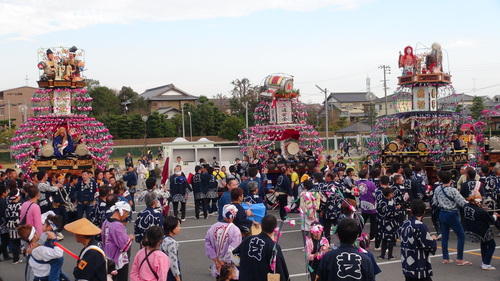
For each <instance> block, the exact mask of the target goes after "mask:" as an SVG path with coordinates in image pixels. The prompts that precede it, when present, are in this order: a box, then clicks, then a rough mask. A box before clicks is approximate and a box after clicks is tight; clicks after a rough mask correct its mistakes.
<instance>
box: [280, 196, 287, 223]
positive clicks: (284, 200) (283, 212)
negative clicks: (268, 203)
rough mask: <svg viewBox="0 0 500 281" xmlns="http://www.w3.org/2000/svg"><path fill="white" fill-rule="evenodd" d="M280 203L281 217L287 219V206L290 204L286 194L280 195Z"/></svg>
mask: <svg viewBox="0 0 500 281" xmlns="http://www.w3.org/2000/svg"><path fill="white" fill-rule="evenodd" d="M278 203H279V205H280V218H281V220H285V219H286V210H285V207H286V205H287V204H288V201H287V196H286V195H280V196H278Z"/></svg>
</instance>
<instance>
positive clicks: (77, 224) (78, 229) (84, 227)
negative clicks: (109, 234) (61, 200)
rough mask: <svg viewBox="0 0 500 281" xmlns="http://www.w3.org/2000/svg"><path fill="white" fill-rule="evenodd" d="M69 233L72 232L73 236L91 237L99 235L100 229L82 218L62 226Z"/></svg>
mask: <svg viewBox="0 0 500 281" xmlns="http://www.w3.org/2000/svg"><path fill="white" fill-rule="evenodd" d="M64 229H66V230H67V231H69V232H73V233H74V234H79V235H85V236H92V235H97V234H99V233H101V229H100V228H99V227H97V226H95V225H94V224H93V223H91V222H90V221H89V220H88V219H86V218H82V219H79V220H77V221H74V222H72V223H68V224H67V225H66V226H64Z"/></svg>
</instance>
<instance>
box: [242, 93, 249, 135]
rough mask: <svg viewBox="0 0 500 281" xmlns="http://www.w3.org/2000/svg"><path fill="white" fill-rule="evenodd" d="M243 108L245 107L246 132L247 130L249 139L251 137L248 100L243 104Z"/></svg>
mask: <svg viewBox="0 0 500 281" xmlns="http://www.w3.org/2000/svg"><path fill="white" fill-rule="evenodd" d="M243 106H245V121H246V130H247V138H248V136H249V133H248V100H247V101H245V102H244V103H243Z"/></svg>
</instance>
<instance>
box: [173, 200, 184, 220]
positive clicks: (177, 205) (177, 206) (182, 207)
mask: <svg viewBox="0 0 500 281" xmlns="http://www.w3.org/2000/svg"><path fill="white" fill-rule="evenodd" d="M180 203H181V219H185V218H186V202H180ZM172 206H173V207H174V217H177V215H178V214H179V202H172Z"/></svg>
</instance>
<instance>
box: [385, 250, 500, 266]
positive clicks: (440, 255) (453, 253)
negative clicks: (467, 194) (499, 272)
mask: <svg viewBox="0 0 500 281" xmlns="http://www.w3.org/2000/svg"><path fill="white" fill-rule="evenodd" d="M498 248H500V246H496V247H495V249H498ZM479 251H481V249H472V250H465V249H464V253H467V252H479ZM456 254H457V252H450V255H456ZM442 256H443V254H439V255H433V256H431V258H439V257H442ZM393 263H401V260H395V261H386V262H381V263H377V264H378V265H385V264H393Z"/></svg>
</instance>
